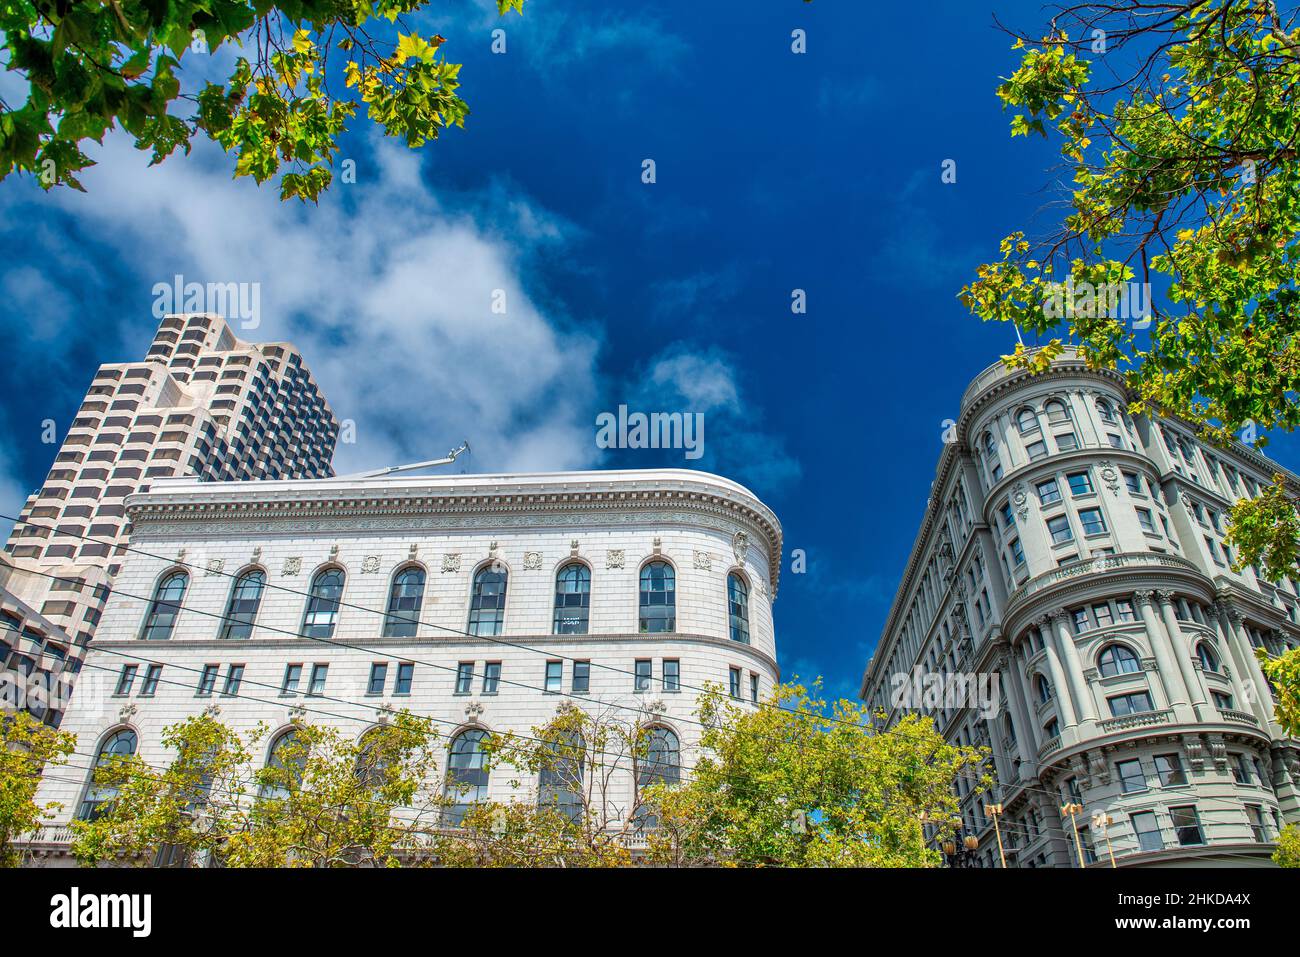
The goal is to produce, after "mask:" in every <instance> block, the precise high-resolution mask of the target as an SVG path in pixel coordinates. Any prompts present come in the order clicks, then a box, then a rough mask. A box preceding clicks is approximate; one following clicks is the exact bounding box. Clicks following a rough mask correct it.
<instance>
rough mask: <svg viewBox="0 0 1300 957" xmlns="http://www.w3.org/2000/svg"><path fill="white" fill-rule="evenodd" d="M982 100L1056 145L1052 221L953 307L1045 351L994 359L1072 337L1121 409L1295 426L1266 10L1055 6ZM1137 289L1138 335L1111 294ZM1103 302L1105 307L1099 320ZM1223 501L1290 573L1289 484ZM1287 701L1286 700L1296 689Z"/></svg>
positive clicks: (1288, 249) (1280, 117) (1294, 185)
mask: <svg viewBox="0 0 1300 957" xmlns="http://www.w3.org/2000/svg"><path fill="white" fill-rule="evenodd" d="M1014 48H1015V49H1017V50H1020V51H1021V53H1020V63H1019V65H1018V66H1017V68H1016V69H1015V71H1014V72H1013V73H1012V74H1011V75H1010V76H1009V77H1007V78H1006V79H1005V81H1004V82H1003V83H1002V84H1001V85H1000V86H999V87H998V89H997V95H998V97H999V98H1000V99H1001V100H1002V103H1003V107H1004V108H1005V109H1007V110H1010V111H1011V112H1012V114H1013V116H1012V119H1011V135H1012V136H1030V135H1037V136H1043V137H1046V138H1049V139H1051V140H1054V141H1055V142H1056V143H1057V144H1058V145H1059V149H1060V155H1061V157H1062V160H1063V163H1064V166H1065V168H1066V169H1068V171H1069V173H1070V174H1071V176H1072V180H1073V182H1072V183H1071V184H1069V185H1068V186H1067V185H1065V183H1064V182H1062V185H1061V187H1060V199H1061V201H1062V205H1064V206H1065V207H1066V212H1065V214H1064V216H1063V218H1062V219H1061V221H1060V223H1059V225H1058V226H1056V227H1054V228H1053V229H1052V230H1051V231H1050V232H1049V233H1048V235H1046V236H1044V237H1043V238H1041V239H1038V240H1034V241H1031V240H1030V239H1028V238H1026V234H1025V233H1024V232H1016V233H1013V234H1012V235H1010V236H1008V237H1007V238H1005V239H1004V240H1003V241H1002V244H1001V256H1000V258H999V259H998V260H997V261H994V262H990V263H986V264H984V265H982V266H980V267H979V268H978V270H977V272H976V278H975V279H974V280H973V281H972V282H970V283H969V284H968V285H966V286H965V287H964V288H963V289H962V290H961V293H960V295H959V298H960V299H961V301H962V302H963V303H964V304H965V305H966V306H967V307H968V308H969V309H970V310H971V312H972V313H974V314H975V315H977V316H979V317H980V318H981V319H984V320H996V321H1002V322H1011V323H1014V324H1015V325H1016V326H1017V327H1018V328H1020V329H1024V330H1027V331H1030V332H1032V333H1035V334H1037V335H1039V336H1042V337H1048V342H1047V345H1046V346H1044V347H1042V348H1040V349H1027V348H1025V347H1024V346H1023V345H1021V346H1017V348H1016V349H1015V351H1014V353H1013V354H1011V355H1009V356H1005V357H1004V361H1005V362H1006V364H1007V365H1008V366H1009V367H1012V368H1027V369H1030V370H1031V371H1042V370H1044V369H1046V368H1047V367H1048V365H1049V364H1050V362H1051V360H1052V359H1053V358H1054V357H1055V356H1056V355H1058V354H1059V353H1060V350H1061V348H1062V344H1063V338H1062V337H1063V336H1067V337H1069V338H1071V339H1073V340H1074V341H1075V342H1076V344H1077V346H1078V348H1079V350H1080V352H1081V353H1082V354H1083V355H1084V357H1085V358H1086V359H1087V361H1088V362H1089V363H1090V364H1091V365H1093V366H1094V367H1104V368H1113V369H1119V370H1120V371H1122V372H1123V373H1124V375H1125V377H1126V379H1127V382H1128V385H1129V387H1130V388H1131V389H1132V391H1133V393H1134V395H1135V396H1136V397H1137V398H1136V401H1135V402H1134V403H1133V405H1132V406H1131V411H1133V412H1135V413H1142V412H1154V413H1158V414H1163V415H1171V416H1176V417H1179V418H1181V419H1183V420H1185V421H1187V422H1189V423H1191V424H1192V425H1193V426H1194V427H1197V428H1199V430H1200V431H1201V434H1202V436H1203V437H1204V438H1206V439H1207V440H1209V441H1211V442H1215V443H1219V444H1225V445H1226V444H1228V443H1231V442H1232V441H1234V438H1235V437H1236V436H1237V435H1238V434H1239V433H1240V435H1241V437H1242V440H1243V441H1246V442H1250V443H1252V444H1254V445H1256V446H1263V445H1264V444H1265V442H1266V436H1264V435H1263V434H1262V431H1261V430H1266V429H1273V428H1280V429H1285V430H1292V429H1294V428H1295V427H1296V426H1297V425H1298V424H1300V402H1297V397H1298V395H1300V392H1298V391H1297V390H1298V389H1300V338H1298V337H1297V335H1296V332H1297V310H1298V308H1300V288H1298V287H1297V278H1300V273H1298V271H1300V145H1298V143H1300V28H1298V27H1297V24H1296V12H1295V11H1294V10H1292V11H1290V12H1289V13H1288V14H1287V15H1286V17H1285V18H1284V17H1283V16H1282V14H1281V13H1280V12H1279V9H1278V4H1277V3H1276V2H1274V0H1185V2H1171V3H1162V4H1151V3H1149V2H1148V0H1118V2H1110V3H1096V2H1086V3H1077V4H1073V5H1068V6H1066V7H1065V8H1063V9H1061V10H1059V12H1058V13H1057V14H1056V15H1055V16H1054V17H1053V18H1052V20H1051V21H1050V23H1049V24H1048V25H1047V28H1046V29H1045V31H1043V35H1042V37H1041V39H1038V40H1032V39H1031V38H1030V37H1029V36H1028V35H1018V36H1017V38H1016V40H1015V43H1014ZM1135 283H1136V284H1139V285H1138V287H1137V288H1141V286H1140V284H1148V285H1147V287H1146V288H1147V294H1146V296H1143V297H1142V298H1144V299H1146V300H1147V302H1148V304H1149V307H1150V310H1149V311H1150V315H1149V321H1147V320H1146V319H1143V318H1142V317H1141V316H1140V315H1135V314H1133V312H1132V311H1130V312H1129V314H1128V315H1125V314H1124V313H1125V310H1124V309H1123V308H1122V306H1123V305H1124V304H1125V301H1120V300H1119V299H1118V294H1119V292H1120V291H1124V292H1125V294H1126V295H1129V298H1128V300H1127V303H1129V304H1131V303H1132V302H1133V301H1134V300H1133V298H1132V296H1131V293H1132V291H1133V290H1134V288H1135V287H1134V285H1133V284H1135ZM1117 303H1118V304H1119V305H1120V306H1121V308H1116V306H1117ZM1274 483H1275V484H1274V486H1273V487H1272V488H1271V489H1268V490H1266V491H1265V493H1264V494H1263V495H1262V496H1260V497H1259V498H1256V499H1254V500H1243V501H1241V502H1239V503H1237V504H1236V505H1235V506H1234V508H1233V511H1232V515H1231V518H1230V522H1229V530H1228V541H1229V542H1231V543H1233V544H1235V545H1236V546H1237V547H1238V549H1239V553H1238V554H1239V562H1240V564H1241V565H1251V564H1255V565H1259V566H1260V567H1261V569H1262V570H1263V573H1264V574H1265V575H1266V576H1267V577H1268V578H1270V579H1272V580H1277V579H1278V578H1280V577H1281V576H1283V575H1287V574H1290V575H1293V576H1295V577H1300V565H1297V559H1298V557H1300V519H1298V518H1297V515H1296V510H1295V500H1296V495H1297V492H1298V491H1300V489H1297V487H1296V485H1295V483H1294V482H1292V481H1290V480H1287V479H1285V478H1284V477H1282V476H1275V478H1274ZM1290 694H1291V695H1292V696H1294V694H1295V689H1294V688H1292V690H1291V692H1290Z"/></svg>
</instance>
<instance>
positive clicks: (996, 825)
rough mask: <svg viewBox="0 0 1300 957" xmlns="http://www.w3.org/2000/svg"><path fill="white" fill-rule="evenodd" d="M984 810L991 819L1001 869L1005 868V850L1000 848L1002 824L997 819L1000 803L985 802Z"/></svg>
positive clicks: (999, 815) (1000, 810)
mask: <svg viewBox="0 0 1300 957" xmlns="http://www.w3.org/2000/svg"><path fill="white" fill-rule="evenodd" d="M984 812H985V813H986V814H988V816H989V817H991V818H992V819H993V833H994V834H996V835H997V838H998V860H999V861H1001V862H1002V869H1003V870H1006V869H1007V855H1006V852H1005V851H1004V850H1003V849H1002V826H1001V823H1000V822H999V820H998V819H999V818H1000V817H1002V805H1001V804H987V805H985V806H984Z"/></svg>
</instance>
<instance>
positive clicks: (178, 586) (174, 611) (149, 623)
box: [140, 572, 190, 640]
mask: <svg viewBox="0 0 1300 957" xmlns="http://www.w3.org/2000/svg"><path fill="white" fill-rule="evenodd" d="M189 581H190V577H189V576H188V575H186V574H185V573H184V572H172V573H171V574H170V575H168V576H167V577H166V578H164V579H163V580H162V581H160V582H159V583H158V587H157V589H156V590H155V591H154V596H153V601H152V602H151V603H150V604H149V613H148V614H147V615H146V616H145V621H144V631H143V632H142V633H141V635H140V637H141V638H145V639H150V640H157V639H163V638H170V637H171V636H172V631H173V629H175V627H176V616H177V615H179V614H180V611H181V601H182V600H183V599H184V598H185V588H186V586H187V585H188V584H189Z"/></svg>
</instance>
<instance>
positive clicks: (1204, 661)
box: [1196, 641, 1219, 673]
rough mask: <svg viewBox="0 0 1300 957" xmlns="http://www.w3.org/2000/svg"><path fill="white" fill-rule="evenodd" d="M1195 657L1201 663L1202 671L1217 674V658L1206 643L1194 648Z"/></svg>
mask: <svg viewBox="0 0 1300 957" xmlns="http://www.w3.org/2000/svg"><path fill="white" fill-rule="evenodd" d="M1196 657H1197V658H1198V659H1199V660H1200V662H1201V670H1202V671H1212V672H1215V673H1218V670H1219V656H1218V655H1216V654H1215V653H1214V649H1213V648H1211V647H1210V645H1209V643H1208V642H1204V641H1203V642H1201V643H1200V644H1199V645H1197V646H1196Z"/></svg>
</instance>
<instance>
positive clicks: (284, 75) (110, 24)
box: [0, 0, 524, 200]
mask: <svg viewBox="0 0 1300 957" xmlns="http://www.w3.org/2000/svg"><path fill="white" fill-rule="evenodd" d="M523 2H524V0H497V8H498V12H499V13H500V14H502V15H504V14H505V13H507V12H508V11H511V10H514V11H516V12H519V13H522V11H523ZM428 6H429V3H428V0H281V2H272V0H169V2H165V3H164V2H158V0H107V2H104V0H86V2H68V0H15V2H11V3H6V4H4V5H3V6H2V7H0V29H3V31H4V37H5V46H4V49H5V53H6V61H7V67H8V69H9V70H11V71H13V72H15V73H17V74H19V75H20V76H22V77H23V78H24V79H26V80H27V82H28V84H29V90H30V92H29V95H28V98H27V101H26V102H25V103H23V104H21V105H18V104H9V103H4V102H0V178H3V177H4V176H7V175H8V174H9V173H11V172H13V171H14V170H24V171H27V172H30V173H32V174H34V175H35V176H37V178H38V180H39V181H40V183H41V184H42V185H43V186H44V187H45V188H47V189H48V188H50V187H52V186H54V185H56V184H64V185H68V186H72V187H73V188H75V189H82V186H81V184H80V182H79V181H78V179H77V173H78V171H80V170H82V169H85V168H86V167H87V166H90V165H92V163H91V161H90V160H89V159H88V158H87V157H86V155H85V153H83V152H82V147H83V146H84V145H85V142H86V140H94V141H96V142H103V139H104V135H105V134H106V133H107V132H108V131H109V130H111V129H112V128H113V127H114V126H120V127H121V128H122V129H124V130H125V131H126V132H127V133H129V134H130V135H131V136H133V137H134V138H135V145H136V147H137V148H139V149H141V150H149V151H151V153H152V162H153V163H159V162H161V161H162V160H163V159H165V158H166V157H168V156H170V155H171V154H172V153H173V152H174V151H175V150H176V149H177V148H178V147H179V148H182V149H184V150H185V151H186V152H188V151H189V149H190V144H191V140H192V138H193V137H195V136H197V135H200V134H202V135H205V136H208V137H210V138H211V139H213V140H215V141H216V142H217V143H219V144H221V146H222V148H223V149H225V150H226V151H227V152H229V153H233V154H234V156H235V175H236V176H252V177H253V178H254V179H255V180H256V181H257V182H258V183H263V182H265V181H266V180H268V179H271V178H272V177H274V176H276V175H279V176H280V196H281V198H282V199H284V198H288V197H290V196H295V197H297V198H299V199H302V200H308V199H310V200H315V199H316V198H317V197H318V196H319V195H320V192H321V190H323V189H325V188H326V187H327V186H329V184H330V182H331V179H332V172H331V166H332V164H333V161H334V158H335V154H336V153H337V151H338V137H339V135H340V134H341V133H342V132H343V131H344V129H345V128H346V126H347V123H348V121H349V120H350V119H351V118H352V117H353V116H354V115H355V114H356V112H357V110H358V109H359V108H360V106H361V104H364V105H365V107H366V111H367V114H368V116H369V117H370V119H371V120H373V121H374V122H375V123H377V124H379V125H380V126H381V127H382V128H383V130H384V132H385V134H387V135H388V136H395V137H399V138H401V139H402V140H403V141H404V142H405V143H406V144H407V145H408V146H410V147H417V146H420V145H421V144H423V143H425V142H426V141H428V140H431V139H436V138H437V137H438V135H439V134H440V133H441V131H442V130H443V129H444V128H446V127H450V126H463V125H464V120H465V116H466V114H467V113H468V108H467V107H466V105H465V102H464V101H463V100H462V99H461V98H460V96H459V94H458V93H457V88H458V87H459V85H460V80H459V73H460V66H459V65H458V64H455V63H449V62H447V60H446V59H444V58H443V57H442V56H441V55H440V54H439V52H438V48H439V47H440V46H441V45H442V43H443V42H444V38H443V37H441V36H437V35H435V36H421V35H420V34H419V33H416V32H403V29H402V24H401V20H400V18H401V17H403V15H408V14H416V13H419V12H420V11H423V10H424V9H425V8H427V7H428ZM392 24H396V26H391V25H392ZM225 47H233V48H234V49H235V50H237V51H238V54H237V56H236V59H235V65H234V69H233V70H232V71H231V72H230V75H229V77H228V78H226V79H225V80H223V81H222V82H216V83H214V82H211V81H208V80H201V79H199V78H198V76H199V75H201V74H202V73H203V72H204V71H205V68H206V66H207V63H206V62H203V63H195V61H196V60H199V59H200V58H202V60H203V61H208V60H209V58H210V57H211V56H213V55H215V54H217V53H218V52H219V51H221V50H222V49H223V48H225ZM340 60H341V63H340V62H339V61H340ZM183 66H192V67H193V68H194V69H193V74H191V75H194V76H195V80H194V82H186V81H187V80H188V79H189V75H187V74H186V73H185V71H184V69H183ZM340 86H343V87H344V89H345V90H347V91H349V92H348V93H346V94H344V95H342V96H336V95H335V94H336V92H338V88H339V87H340Z"/></svg>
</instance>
